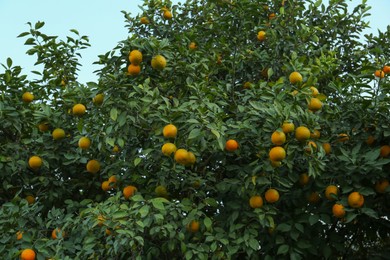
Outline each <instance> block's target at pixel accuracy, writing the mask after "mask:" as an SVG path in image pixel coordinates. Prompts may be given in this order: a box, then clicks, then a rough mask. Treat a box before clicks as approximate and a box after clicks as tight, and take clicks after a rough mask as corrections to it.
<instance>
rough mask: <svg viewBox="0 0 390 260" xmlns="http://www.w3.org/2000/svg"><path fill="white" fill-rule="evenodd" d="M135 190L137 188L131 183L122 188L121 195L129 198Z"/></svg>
mask: <svg viewBox="0 0 390 260" xmlns="http://www.w3.org/2000/svg"><path fill="white" fill-rule="evenodd" d="M136 192H137V188H136V187H134V186H132V185H129V186H126V187H124V188H123V196H124V197H125V199H129V198H130V197H131V196H133V195H134V194H135V193H136Z"/></svg>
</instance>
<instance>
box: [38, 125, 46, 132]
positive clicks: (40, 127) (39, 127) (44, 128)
mask: <svg viewBox="0 0 390 260" xmlns="http://www.w3.org/2000/svg"><path fill="white" fill-rule="evenodd" d="M38 129H39V131H41V132H46V131H47V130H49V124H48V123H40V124H39V125H38Z"/></svg>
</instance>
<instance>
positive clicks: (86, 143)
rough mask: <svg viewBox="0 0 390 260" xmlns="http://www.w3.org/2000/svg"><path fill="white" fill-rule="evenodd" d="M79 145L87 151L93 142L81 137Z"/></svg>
mask: <svg viewBox="0 0 390 260" xmlns="http://www.w3.org/2000/svg"><path fill="white" fill-rule="evenodd" d="M78 145H79V147H80V148H81V149H83V150H86V149H88V148H89V147H90V146H91V140H90V139H89V138H88V137H81V138H80V139H79V143H78Z"/></svg>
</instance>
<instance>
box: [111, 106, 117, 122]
mask: <svg viewBox="0 0 390 260" xmlns="http://www.w3.org/2000/svg"><path fill="white" fill-rule="evenodd" d="M110 117H111V119H112V120H113V121H116V119H117V118H118V110H117V109H116V108H112V109H111V110H110Z"/></svg>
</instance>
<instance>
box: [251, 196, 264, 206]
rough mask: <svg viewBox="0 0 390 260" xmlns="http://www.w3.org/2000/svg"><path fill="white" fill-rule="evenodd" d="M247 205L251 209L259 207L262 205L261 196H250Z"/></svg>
mask: <svg viewBox="0 0 390 260" xmlns="http://www.w3.org/2000/svg"><path fill="white" fill-rule="evenodd" d="M249 206H250V207H251V208H253V209H256V208H261V207H262V206H263V198H262V197H261V196H259V195H254V196H252V197H250V199H249Z"/></svg>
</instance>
